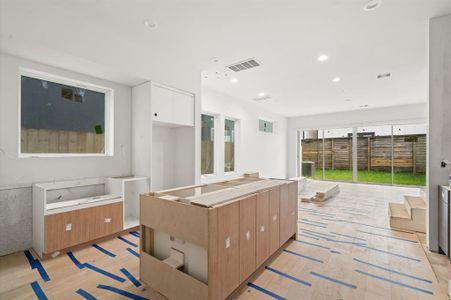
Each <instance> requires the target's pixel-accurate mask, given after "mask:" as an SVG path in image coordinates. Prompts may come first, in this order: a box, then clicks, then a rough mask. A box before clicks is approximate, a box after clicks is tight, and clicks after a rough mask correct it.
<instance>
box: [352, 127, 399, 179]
mask: <svg viewBox="0 0 451 300" xmlns="http://www.w3.org/2000/svg"><path fill="white" fill-rule="evenodd" d="M392 150H393V149H392V126H391V125H385V126H371V127H358V128H357V153H358V155H357V166H358V175H357V177H358V181H359V182H367V183H382V184H391V183H392V157H393V156H392Z"/></svg>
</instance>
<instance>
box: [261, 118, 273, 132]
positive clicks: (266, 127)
mask: <svg viewBox="0 0 451 300" xmlns="http://www.w3.org/2000/svg"><path fill="white" fill-rule="evenodd" d="M258 130H260V131H263V132H269V133H272V132H273V130H274V123H273V122H271V121H265V120H258Z"/></svg>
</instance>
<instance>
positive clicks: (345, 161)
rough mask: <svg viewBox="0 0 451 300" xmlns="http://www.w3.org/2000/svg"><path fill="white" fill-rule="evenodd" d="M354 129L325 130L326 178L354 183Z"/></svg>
mask: <svg viewBox="0 0 451 300" xmlns="http://www.w3.org/2000/svg"><path fill="white" fill-rule="evenodd" d="M352 154H353V153H352V128H339V129H325V130H324V178H325V179H327V180H338V181H352Z"/></svg>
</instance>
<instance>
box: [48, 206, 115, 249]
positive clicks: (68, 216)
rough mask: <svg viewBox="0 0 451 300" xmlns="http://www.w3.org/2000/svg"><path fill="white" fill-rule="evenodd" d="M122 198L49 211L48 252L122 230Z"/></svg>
mask: <svg viewBox="0 0 451 300" xmlns="http://www.w3.org/2000/svg"><path fill="white" fill-rule="evenodd" d="M122 210H123V205H122V202H117V203H112V204H106V205H101V206H95V207H90V208H84V209H78V210H73V211H69V212H64V213H58V214H53V215H47V216H45V219H44V243H45V250H44V252H45V253H51V252H54V251H57V250H61V249H64V248H68V247H71V246H75V245H77V244H82V243H85V242H88V241H90V240H93V239H97V238H100V237H103V236H107V235H110V234H113V233H116V232H119V231H121V230H122V228H123V227H122V226H123V216H122V214H123V213H122Z"/></svg>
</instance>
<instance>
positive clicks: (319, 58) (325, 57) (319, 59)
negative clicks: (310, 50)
mask: <svg viewBox="0 0 451 300" xmlns="http://www.w3.org/2000/svg"><path fill="white" fill-rule="evenodd" d="M328 59H329V56H327V55H326V54H321V55H320V56H318V61H319V62H325V61H326V60H328Z"/></svg>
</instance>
